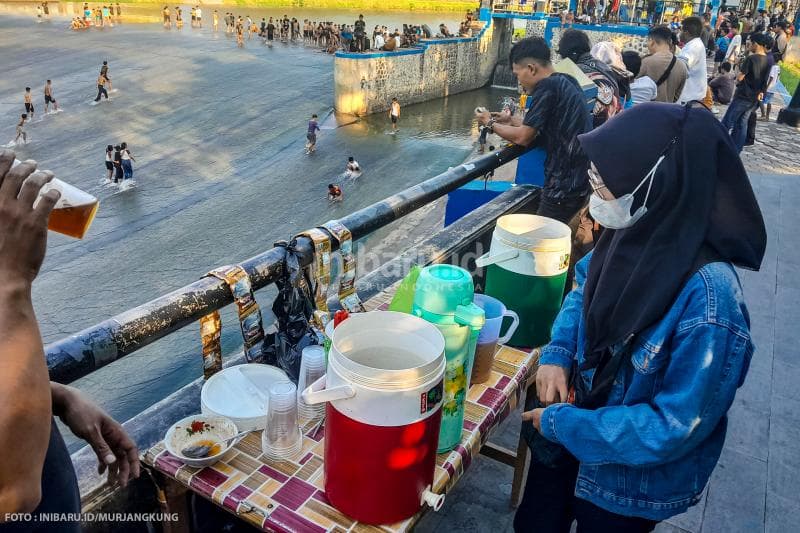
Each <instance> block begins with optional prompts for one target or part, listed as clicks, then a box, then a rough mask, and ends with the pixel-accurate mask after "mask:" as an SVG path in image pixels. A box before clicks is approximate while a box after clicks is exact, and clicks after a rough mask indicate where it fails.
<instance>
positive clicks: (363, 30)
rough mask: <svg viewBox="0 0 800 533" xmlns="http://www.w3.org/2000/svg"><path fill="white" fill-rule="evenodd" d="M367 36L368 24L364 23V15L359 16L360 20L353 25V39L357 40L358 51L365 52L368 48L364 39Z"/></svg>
mask: <svg viewBox="0 0 800 533" xmlns="http://www.w3.org/2000/svg"><path fill="white" fill-rule="evenodd" d="M366 36H367V23H366V22H364V15H359V16H358V20H357V21H356V22H355V24H353V37H354V38H355V40H356V51H357V52H363V51H364V49H365V48H366V46H364V45H365V43H364V37H366Z"/></svg>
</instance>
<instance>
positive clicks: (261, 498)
mask: <svg viewBox="0 0 800 533" xmlns="http://www.w3.org/2000/svg"><path fill="white" fill-rule="evenodd" d="M537 355H538V354H537V353H536V352H535V351H534V352H531V353H527V352H522V351H519V350H514V349H512V348H508V347H502V348H500V350H499V351H498V352H497V356H496V358H495V362H494V366H493V367H492V375H491V378H490V379H489V381H487V382H486V383H484V384H481V385H473V386H472V387H471V388H470V390H469V394H468V395H467V402H466V406H465V416H464V428H463V430H462V432H461V443H460V444H459V445H458V446H457V447H456V448H455V449H454V450H453V451H451V452H449V453H443V454H439V455H438V456H437V458H436V473H435V476H434V482H433V491H434V492H437V493H442V492H447V491H448V490H450V488H451V487H452V486H453V485H454V484H455V483H456V482H457V481H458V479H459V478H460V477H461V475H462V474H463V473H464V471H465V470H466V469H467V468H468V467H469V465H470V463H471V461H472V459H473V457H475V456H476V455H477V454H478V452H479V451H480V448H481V446H482V445H483V444H484V443H485V442H486V439H487V438H488V436H489V433H490V432H491V430H492V429H493V428H494V427H495V426H497V425H498V424H499V423H500V422H501V421H502V420H503V419H504V418H505V417H506V416H507V415H508V413H509V412H510V411H511V410H513V409H514V408H515V407H516V405H517V401H518V399H519V394H520V391H521V389H522V388H524V384H525V381H526V379H527V377H528V374H529V373H530V371H531V368H532V367H533V366H534V363H535V361H536V358H537V357H536V356H537ZM303 434H304V436H303V451H302V452H301V453H300V455H299V456H298V459H297V460H296V461H282V462H272V461H267V460H266V459H265V458H264V457H263V455H262V453H261V433H260V432H258V433H252V434H250V435H248V436H247V437H246V438H245V439H244V440H242V441H241V442H240V443H239V444H237V445H236V446H235V447H234V448H232V449H231V450H230V451H229V452H228V453H226V454H225V455H224V456H223V457H222V459H221V460H220V461H219V462H218V463H216V464H215V465H212V466H209V467H207V468H202V469H198V468H192V467H189V466H186V465H184V464H183V463H182V462H180V461H179V460H178V459H176V458H175V457H174V456H172V455H170V454H169V452H167V451H166V450H165V448H164V443H163V442H161V443H159V444H157V445H155V446H154V447H153V448H151V449H150V450H148V451H147V452H146V453H145V456H144V461H145V463H147V464H148V465H150V466H152V467H154V468H155V469H156V470H158V471H159V472H161V473H163V474H164V475H166V476H168V477H170V478H172V479H174V480H177V481H178V482H179V483H181V484H183V485H185V486H186V487H188V488H189V489H190V490H192V491H194V492H196V493H197V494H200V495H201V496H203V497H205V498H207V499H209V500H211V501H212V502H214V503H215V504H216V505H218V506H220V507H222V508H224V509H226V510H227V511H229V512H231V513H234V514H236V515H237V516H239V517H240V518H241V519H243V520H245V521H247V522H249V523H251V524H253V525H255V526H257V527H260V528H262V529H263V530H265V531H277V532H298V533H312V532H325V531H337V532H345V531H352V532H361V531H386V532H396V531H397V532H400V531H408V530H409V529H411V527H412V526H413V525H414V524H415V523H416V522H417V520H419V518H420V517H421V515H422V513H423V512H424V509H422V510H421V511H420V513H418V514H417V515H416V516H414V517H412V518H409V519H408V520H405V521H403V522H400V523H397V524H392V525H389V526H383V527H374V526H368V525H364V524H359V523H357V522H356V521H354V520H352V519H350V518H349V517H347V516H345V515H344V514H342V513H340V512H339V511H337V510H336V509H335V508H334V507H333V506H332V505H331V503H330V502H329V501H328V499H327V498H326V497H325V488H324V474H323V464H324V456H325V453H324V451H325V442H324V439H325V428H324V426H323V427H321V428H316V423H306V424H305V425H304V428H303Z"/></svg>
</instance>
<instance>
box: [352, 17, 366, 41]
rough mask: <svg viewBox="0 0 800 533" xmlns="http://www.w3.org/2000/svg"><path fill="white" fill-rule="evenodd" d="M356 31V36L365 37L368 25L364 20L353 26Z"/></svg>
mask: <svg viewBox="0 0 800 533" xmlns="http://www.w3.org/2000/svg"><path fill="white" fill-rule="evenodd" d="M353 26H354V29H355V32H354V33H355V34H356V35H358V36H359V37H361V36H363V35H364V34H365V33H366V28H367V23H366V22H364V21H363V20H357V21H356V23H355V24H354V25H353Z"/></svg>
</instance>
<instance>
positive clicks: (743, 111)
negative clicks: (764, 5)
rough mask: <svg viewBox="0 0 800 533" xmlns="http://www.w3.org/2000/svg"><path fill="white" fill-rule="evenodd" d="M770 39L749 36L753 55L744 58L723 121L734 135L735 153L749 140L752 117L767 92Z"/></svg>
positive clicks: (758, 34)
mask: <svg viewBox="0 0 800 533" xmlns="http://www.w3.org/2000/svg"><path fill="white" fill-rule="evenodd" d="M768 43H769V37H767V36H766V35H764V34H763V33H754V34H753V35H751V36H750V54H749V55H748V56H747V57H746V58H745V60H744V62H743V63H742V65H741V67H740V68H739V75H738V76H737V77H736V81H737V84H736V91H734V93H733V100H731V103H730V105H729V106H728V111H727V112H726V113H725V116H724V117H723V118H722V125H723V126H725V129H727V130H728V131H729V132H730V134H731V139H733V143H734V144H735V145H736V149H737V150H738V151H739V152H741V151H742V148H743V147H744V144H745V141H746V139H747V121H748V119H749V118H750V114H751V113H752V112H753V111H755V109H756V108H757V107H758V103H759V102H760V101H761V98H762V96H763V94H764V91H765V90H766V89H767V82H768V80H769V69H770V65H769V63H768V61H767V56H766V47H767V45H768Z"/></svg>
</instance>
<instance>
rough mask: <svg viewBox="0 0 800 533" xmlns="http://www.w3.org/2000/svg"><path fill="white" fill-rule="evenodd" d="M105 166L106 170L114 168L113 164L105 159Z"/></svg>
mask: <svg viewBox="0 0 800 533" xmlns="http://www.w3.org/2000/svg"><path fill="white" fill-rule="evenodd" d="M106 168H107V169H108V170H114V164H113V163H112V162H111V161H106Z"/></svg>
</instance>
